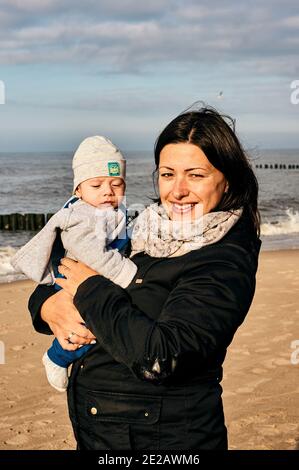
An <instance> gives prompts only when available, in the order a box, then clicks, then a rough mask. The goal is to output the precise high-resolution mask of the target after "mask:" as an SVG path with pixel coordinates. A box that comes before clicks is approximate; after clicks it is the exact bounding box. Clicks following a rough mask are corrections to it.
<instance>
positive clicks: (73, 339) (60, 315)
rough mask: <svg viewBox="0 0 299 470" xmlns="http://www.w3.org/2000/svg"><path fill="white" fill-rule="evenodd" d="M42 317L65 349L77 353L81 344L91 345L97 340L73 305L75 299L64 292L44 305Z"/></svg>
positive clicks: (58, 293)
mask: <svg viewBox="0 0 299 470" xmlns="http://www.w3.org/2000/svg"><path fill="white" fill-rule="evenodd" d="M41 317H42V319H43V320H44V321H45V322H47V323H48V325H49V327H50V328H51V330H52V331H53V333H54V335H55V336H56V338H57V339H58V341H59V343H60V344H61V346H62V347H63V349H66V350H68V351H75V350H76V349H78V348H79V346H80V345H81V344H82V345H83V344H90V343H91V342H92V341H94V340H95V336H94V335H93V334H92V333H91V332H90V331H89V330H88V329H87V328H86V327H85V326H84V324H83V323H84V322H83V319H82V317H81V316H80V314H79V312H78V310H77V309H76V307H75V306H74V304H73V297H72V296H71V295H70V294H68V293H67V292H65V291H64V290H60V291H59V292H57V293H56V294H54V295H52V296H51V297H49V298H48V299H47V300H46V301H45V302H44V303H43V305H42V308H41Z"/></svg>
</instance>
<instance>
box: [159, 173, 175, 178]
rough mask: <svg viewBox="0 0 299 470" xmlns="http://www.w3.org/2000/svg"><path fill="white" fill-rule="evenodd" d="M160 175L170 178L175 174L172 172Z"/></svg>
mask: <svg viewBox="0 0 299 470" xmlns="http://www.w3.org/2000/svg"><path fill="white" fill-rule="evenodd" d="M160 176H163V177H164V178H170V177H171V176H173V174H172V173H161V175H160Z"/></svg>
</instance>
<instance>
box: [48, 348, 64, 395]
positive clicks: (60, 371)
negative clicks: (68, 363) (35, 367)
mask: <svg viewBox="0 0 299 470" xmlns="http://www.w3.org/2000/svg"><path fill="white" fill-rule="evenodd" d="M42 362H43V364H44V366H45V369H46V374H47V379H48V382H49V384H50V385H52V387H54V388H55V389H56V390H58V392H65V391H66V389H67V386H68V382H69V379H68V374H67V368H66V367H61V366H58V365H57V364H55V363H54V362H53V361H51V359H50V358H49V356H48V354H47V353H46V352H45V354H44V355H43V358H42Z"/></svg>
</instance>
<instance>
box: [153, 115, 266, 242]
mask: <svg viewBox="0 0 299 470" xmlns="http://www.w3.org/2000/svg"><path fill="white" fill-rule="evenodd" d="M228 123H229V124H228ZM234 124H235V123H234V120H233V119H232V118H231V117H229V116H226V115H221V114H220V113H218V111H216V110H215V109H214V108H212V107H207V106H205V107H202V108H200V109H199V110H195V111H187V112H184V113H182V114H180V115H179V116H177V117H176V118H175V119H173V121H171V122H170V123H169V124H168V125H167V126H166V127H165V129H164V130H163V131H162V132H161V134H160V135H159V137H158V139H157V140H156V144H155V163H156V170H155V171H157V170H158V168H159V162H160V153H161V151H162V149H163V148H164V147H165V146H166V145H167V144H177V143H186V142H187V143H190V144H193V145H196V146H197V147H199V148H200V149H201V150H202V151H203V152H204V154H205V155H206V157H207V158H208V160H209V161H210V163H211V164H212V165H213V166H214V167H215V168H217V170H219V171H221V172H222V173H223V174H224V176H225V178H226V180H227V182H228V185H229V187H228V191H227V193H224V194H223V197H222V199H221V201H220V203H219V204H218V206H217V207H216V208H215V209H214V210H215V211H229V210H234V209H239V208H240V207H243V208H244V211H245V212H247V214H248V215H249V217H250V219H251V221H252V223H253V225H254V228H255V230H256V232H257V234H258V235H259V234H260V215H259V210H258V204H257V199H258V182H257V179H256V176H255V174H254V172H253V170H252V168H251V165H250V163H249V161H248V158H247V156H246V154H245V151H244V150H243V148H242V146H241V144H240V142H239V140H238V138H237V136H236V134H235V125H234Z"/></svg>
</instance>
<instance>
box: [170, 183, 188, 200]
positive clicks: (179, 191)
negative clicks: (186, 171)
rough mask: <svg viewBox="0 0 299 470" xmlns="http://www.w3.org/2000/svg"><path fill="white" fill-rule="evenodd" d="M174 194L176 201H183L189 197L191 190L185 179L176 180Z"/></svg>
mask: <svg viewBox="0 0 299 470" xmlns="http://www.w3.org/2000/svg"><path fill="white" fill-rule="evenodd" d="M172 194H173V197H175V199H182V198H183V197H185V196H188V194H189V189H188V185H187V184H186V181H185V180H184V179H176V180H175V182H174V185H173V188H172Z"/></svg>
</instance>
